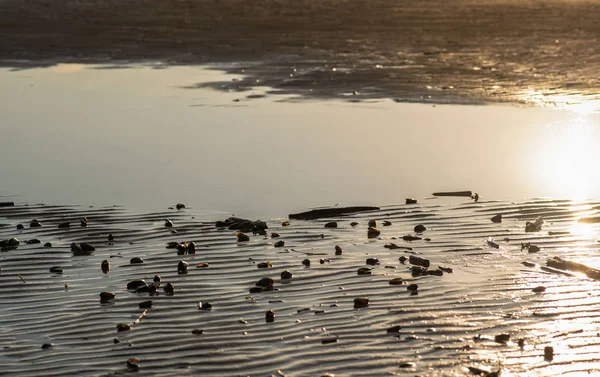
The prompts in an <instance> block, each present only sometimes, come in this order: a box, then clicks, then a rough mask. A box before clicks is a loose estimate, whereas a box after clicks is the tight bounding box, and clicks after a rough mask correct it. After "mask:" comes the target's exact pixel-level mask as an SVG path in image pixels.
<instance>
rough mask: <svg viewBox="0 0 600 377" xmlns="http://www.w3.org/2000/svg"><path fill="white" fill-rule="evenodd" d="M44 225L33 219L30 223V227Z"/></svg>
mask: <svg viewBox="0 0 600 377" xmlns="http://www.w3.org/2000/svg"><path fill="white" fill-rule="evenodd" d="M41 226H42V223H40V222H39V221H37V220H35V219H33V220H31V222H30V223H29V227H30V228H39V227H41Z"/></svg>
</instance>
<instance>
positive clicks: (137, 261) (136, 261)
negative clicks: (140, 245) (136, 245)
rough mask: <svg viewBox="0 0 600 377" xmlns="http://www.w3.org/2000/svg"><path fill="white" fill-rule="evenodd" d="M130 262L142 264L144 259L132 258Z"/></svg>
mask: <svg viewBox="0 0 600 377" xmlns="http://www.w3.org/2000/svg"><path fill="white" fill-rule="evenodd" d="M129 263H131V264H141V263H144V260H143V259H142V258H140V257H135V258H131V260H130V261H129Z"/></svg>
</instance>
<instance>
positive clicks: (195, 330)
mask: <svg viewBox="0 0 600 377" xmlns="http://www.w3.org/2000/svg"><path fill="white" fill-rule="evenodd" d="M203 332H204V330H201V329H193V330H192V334H194V335H202V333H203Z"/></svg>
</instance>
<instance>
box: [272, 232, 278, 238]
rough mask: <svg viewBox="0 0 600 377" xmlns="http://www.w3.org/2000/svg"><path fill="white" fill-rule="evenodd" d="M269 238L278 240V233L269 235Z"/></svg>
mask: <svg viewBox="0 0 600 377" xmlns="http://www.w3.org/2000/svg"><path fill="white" fill-rule="evenodd" d="M271 238H279V233H275V232H273V233H271Z"/></svg>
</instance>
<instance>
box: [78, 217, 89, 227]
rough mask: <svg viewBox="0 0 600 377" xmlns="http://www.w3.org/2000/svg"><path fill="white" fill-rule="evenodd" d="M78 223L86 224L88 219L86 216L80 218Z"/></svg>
mask: <svg viewBox="0 0 600 377" xmlns="http://www.w3.org/2000/svg"><path fill="white" fill-rule="evenodd" d="M79 225H81V226H87V225H88V219H87V217H84V218H82V219H81V220H80V221H79Z"/></svg>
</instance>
